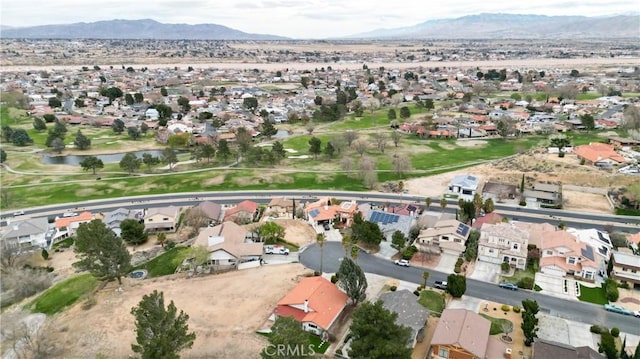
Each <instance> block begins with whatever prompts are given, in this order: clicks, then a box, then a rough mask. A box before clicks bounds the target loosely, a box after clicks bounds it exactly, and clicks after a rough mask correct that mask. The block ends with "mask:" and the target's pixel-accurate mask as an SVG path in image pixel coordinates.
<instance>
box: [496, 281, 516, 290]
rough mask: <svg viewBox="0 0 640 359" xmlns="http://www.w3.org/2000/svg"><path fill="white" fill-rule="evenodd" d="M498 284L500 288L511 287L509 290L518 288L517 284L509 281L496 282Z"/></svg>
mask: <svg viewBox="0 0 640 359" xmlns="http://www.w3.org/2000/svg"><path fill="white" fill-rule="evenodd" d="M498 285H499V286H500V288H504V289H511V290H518V286H517V285H515V284H513V283H509V282H502V283H500V284H498Z"/></svg>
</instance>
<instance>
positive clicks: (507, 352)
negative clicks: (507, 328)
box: [504, 348, 511, 359]
mask: <svg viewBox="0 0 640 359" xmlns="http://www.w3.org/2000/svg"><path fill="white" fill-rule="evenodd" d="M504 359H511V348H507V349H506V350H505V351H504Z"/></svg>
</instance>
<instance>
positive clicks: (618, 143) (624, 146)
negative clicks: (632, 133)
mask: <svg viewBox="0 0 640 359" xmlns="http://www.w3.org/2000/svg"><path fill="white" fill-rule="evenodd" d="M609 143H610V144H612V145H613V147H614V148H617V149H620V150H630V149H631V148H633V147H637V146H640V141H638V140H634V139H632V138H623V137H618V136H614V137H609Z"/></svg>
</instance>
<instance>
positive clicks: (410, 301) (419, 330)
mask: <svg viewBox="0 0 640 359" xmlns="http://www.w3.org/2000/svg"><path fill="white" fill-rule="evenodd" d="M380 300H382V303H383V306H384V308H385V309H387V310H389V311H391V312H394V313H396V314H398V318H397V319H396V322H397V323H398V324H400V325H404V326H406V327H409V328H411V339H410V342H409V343H408V346H409V347H411V348H413V347H414V346H415V345H416V342H419V341H420V342H421V341H422V338H421V337H423V336H424V331H425V330H426V327H427V320H428V319H429V311H428V310H427V309H426V308H425V307H423V306H422V305H421V304H420V303H418V301H417V298H416V296H415V295H414V294H413V293H411V292H410V291H409V290H407V289H404V290H399V291H395V292H386V293H383V294H381V295H380Z"/></svg>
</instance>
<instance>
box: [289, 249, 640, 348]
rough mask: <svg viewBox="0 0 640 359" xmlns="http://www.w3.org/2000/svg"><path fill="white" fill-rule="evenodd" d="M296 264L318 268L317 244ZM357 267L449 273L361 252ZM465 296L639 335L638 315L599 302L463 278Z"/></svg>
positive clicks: (334, 264) (333, 266) (415, 274)
mask: <svg viewBox="0 0 640 359" xmlns="http://www.w3.org/2000/svg"><path fill="white" fill-rule="evenodd" d="M323 250H324V254H323V257H324V259H323V266H322V267H323V268H322V270H323V272H329V273H333V272H336V271H337V270H338V267H339V266H340V261H341V260H342V258H343V257H344V256H345V252H344V249H343V247H342V244H341V243H337V242H327V243H325V245H324V248H323ZM299 259H300V263H302V264H303V265H304V266H306V267H308V268H311V269H313V270H320V247H318V246H317V245H315V244H314V245H310V246H308V247H306V248H305V249H304V251H303V252H302V253H300V255H299ZM357 261H358V264H359V265H360V267H361V268H362V269H363V270H364V271H365V272H367V273H374V274H378V275H382V276H385V277H391V278H395V279H399V280H403V281H408V282H412V283H422V282H423V280H422V273H423V272H424V271H425V270H426V271H428V272H429V273H430V274H429V280H428V281H427V285H429V286H433V283H434V282H435V281H437V280H446V277H447V276H448V275H449V273H443V272H438V271H435V270H432V269H425V268H418V267H400V266H397V265H395V264H394V263H393V262H392V261H389V260H387V259H384V258H380V257H377V256H374V255H371V254H368V253H366V252H364V251H362V250H361V251H360V252H359V253H358V258H357ZM465 295H468V296H471V297H476V298H480V299H484V300H490V301H494V302H498V303H504V304H508V305H512V306H513V305H520V306H521V305H522V301H523V300H524V299H533V300H536V301H537V302H538V304H539V305H540V311H541V312H544V313H547V314H550V315H553V316H556V317H560V318H564V319H568V320H573V321H577V322H583V323H588V324H597V325H605V326H607V327H608V328H613V327H618V328H620V330H621V331H623V332H626V333H629V334H635V335H640V318H636V317H633V316H625V315H621V314H616V313H611V312H607V311H605V310H604V308H603V307H602V306H600V305H595V304H591V303H585V302H578V301H569V300H564V299H560V298H556V297H551V296H547V295H544V294H540V293H537V292H534V291H529V290H522V289H521V290H518V291H511V290H506V289H502V288H500V287H498V286H497V285H496V284H493V283H486V282H482V281H478V280H474V279H469V278H467V291H466V293H465Z"/></svg>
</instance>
